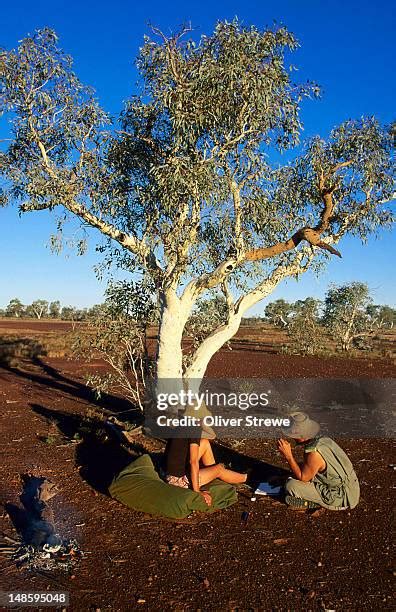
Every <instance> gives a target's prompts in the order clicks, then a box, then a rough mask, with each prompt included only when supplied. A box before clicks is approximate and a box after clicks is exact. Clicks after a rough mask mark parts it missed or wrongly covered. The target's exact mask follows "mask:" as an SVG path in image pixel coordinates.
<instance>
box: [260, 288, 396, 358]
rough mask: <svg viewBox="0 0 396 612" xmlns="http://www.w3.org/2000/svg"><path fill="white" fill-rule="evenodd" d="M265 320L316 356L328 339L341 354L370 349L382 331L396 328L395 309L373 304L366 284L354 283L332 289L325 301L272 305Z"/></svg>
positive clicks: (279, 301) (301, 349)
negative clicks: (353, 349) (351, 350)
mask: <svg viewBox="0 0 396 612" xmlns="http://www.w3.org/2000/svg"><path fill="white" fill-rule="evenodd" d="M265 320H266V321H268V322H269V323H272V324H273V325H275V326H276V327H279V328H281V329H284V330H285V331H286V332H287V333H288V335H289V336H290V338H291V339H292V340H293V345H294V346H295V347H296V349H297V348H298V352H299V353H303V354H316V353H318V352H321V351H322V350H324V347H325V345H326V341H327V340H328V339H332V340H333V341H334V342H335V343H336V345H337V347H338V348H339V349H341V350H342V351H349V350H350V349H352V348H357V349H369V348H371V346H372V342H373V340H374V339H375V338H376V336H377V335H378V333H379V332H380V331H381V330H387V329H391V328H393V326H394V325H395V323H396V309H394V308H392V307H390V306H387V305H380V304H374V303H373V298H372V296H371V294H370V290H369V287H368V286H367V284H365V283H360V282H352V283H348V284H345V285H340V286H335V285H333V286H331V287H330V288H329V289H328V291H327V293H326V295H325V298H324V300H323V301H321V300H317V299H314V298H312V297H308V298H306V299H305V300H297V301H296V302H287V301H286V300H283V299H279V300H276V301H274V302H270V303H269V304H268V305H267V307H266V309H265Z"/></svg>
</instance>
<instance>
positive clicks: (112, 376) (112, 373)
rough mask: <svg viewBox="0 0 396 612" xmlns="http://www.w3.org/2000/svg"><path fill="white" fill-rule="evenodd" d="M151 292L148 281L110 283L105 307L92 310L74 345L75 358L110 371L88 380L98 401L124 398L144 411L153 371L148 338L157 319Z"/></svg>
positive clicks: (90, 377)
mask: <svg viewBox="0 0 396 612" xmlns="http://www.w3.org/2000/svg"><path fill="white" fill-rule="evenodd" d="M151 289H152V286H151V285H150V283H149V282H148V283H147V282H145V281H143V282H141V283H137V282H136V283H135V282H130V283H128V282H126V281H119V282H117V283H115V282H113V283H111V284H110V285H109V287H108V288H107V290H106V299H105V303H104V304H103V305H101V306H100V307H97V308H94V309H93V310H91V314H90V316H89V317H88V319H87V321H86V323H85V324H84V326H83V327H81V328H80V329H79V330H78V331H77V332H76V334H75V337H74V343H73V350H74V355H75V356H76V357H79V358H81V359H83V360H84V361H85V362H86V361H88V362H89V361H91V360H92V359H97V358H101V359H103V361H104V362H105V363H106V364H107V366H108V368H109V369H108V371H106V372H105V373H104V374H103V373H94V374H90V375H89V376H88V378H87V382H88V384H89V385H90V386H91V387H92V388H93V389H94V391H95V392H96V394H97V396H98V397H100V396H101V395H102V394H103V393H115V394H121V395H122V396H124V397H126V398H127V399H128V400H129V401H130V402H131V403H132V404H133V405H134V406H137V407H139V408H140V409H141V410H143V403H144V395H145V385H146V380H147V377H148V375H149V373H150V370H151V362H150V359H149V355H148V352H147V337H146V334H147V330H148V326H149V325H150V324H151V323H153V322H154V321H155V318H156V316H157V309H156V304H155V301H154V300H153V295H152V293H150V290H151Z"/></svg>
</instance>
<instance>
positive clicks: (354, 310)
mask: <svg viewBox="0 0 396 612" xmlns="http://www.w3.org/2000/svg"><path fill="white" fill-rule="evenodd" d="M323 323H324V324H325V326H326V327H327V329H328V330H329V332H330V333H331V335H332V336H333V338H334V339H335V340H336V342H337V344H338V345H339V347H340V348H341V349H342V350H343V351H349V350H350V349H351V347H352V346H357V347H358V348H359V347H360V348H364V347H366V348H367V347H368V346H370V345H369V344H367V342H368V341H369V340H370V338H371V337H372V336H373V335H374V334H375V333H376V332H378V330H379V328H380V327H382V323H381V322H380V320H379V319H378V318H377V317H376V316H375V312H374V311H373V308H372V297H371V295H370V290H369V288H368V285H367V284H366V283H360V282H353V283H349V284H346V285H340V286H334V287H331V288H330V289H329V290H328V292H327V294H326V297H325V307H324V312H323Z"/></svg>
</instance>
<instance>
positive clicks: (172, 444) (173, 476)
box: [164, 431, 248, 506]
mask: <svg viewBox="0 0 396 612" xmlns="http://www.w3.org/2000/svg"><path fill="white" fill-rule="evenodd" d="M198 433H199V431H198ZM164 459H165V470H166V476H165V480H166V482H168V483H169V484H171V485H174V486H176V487H183V488H186V489H187V488H189V487H190V488H191V489H192V490H193V491H196V492H197V493H200V494H201V495H202V497H203V498H204V500H205V502H206V503H207V505H208V506H210V505H211V504H212V498H211V496H210V494H209V493H208V492H207V491H201V487H202V486H204V485H206V484H208V483H209V482H212V480H215V479H216V478H219V479H220V480H223V481H224V482H227V483H229V484H235V485H237V484H242V483H245V482H246V480H247V477H248V475H247V474H240V473H239V472H234V471H233V470H229V469H227V468H226V467H224V465H223V464H222V463H216V461H215V458H214V455H213V451H212V447H211V444H210V441H209V440H208V439H206V438H204V437H195V438H170V439H169V440H168V442H167V445H166V448H165V456H164ZM201 464H202V465H201Z"/></svg>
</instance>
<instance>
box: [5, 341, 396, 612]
mask: <svg viewBox="0 0 396 612" xmlns="http://www.w3.org/2000/svg"><path fill="white" fill-rule="evenodd" d="M208 374H209V376H213V377H215V376H239V377H242V376H265V377H277V376H284V377H312V376H325V377H326V376H327V377H329V376H332V377H337V376H339V377H359V376H360V377H370V378H376V377H389V376H394V374H395V368H394V366H393V365H392V363H391V362H390V361H379V360H372V361H370V360H357V359H354V360H349V361H348V360H344V359H325V360H324V359H314V358H312V359H311V358H302V357H293V356H283V355H268V354H263V353H258V352H249V351H246V350H233V351H227V350H225V351H222V352H221V353H219V354H218V355H217V356H216V357H215V358H214V359H213V361H212V363H211V364H210V368H209V372H208ZM106 407H107V408H110V409H111V410H114V411H117V410H119V409H122V408H123V406H122V404H121V403H120V402H114V401H110V402H109V403H107V404H106ZM95 410H97V405H96V404H95V401H94V399H93V397H92V395H91V394H90V392H89V391H88V390H87V389H86V387H85V386H84V383H83V378H82V368H81V364H78V363H75V362H71V361H66V360H62V359H45V360H44V361H43V362H42V363H40V362H36V363H35V364H32V363H29V362H25V363H21V365H20V367H18V368H17V369H15V368H3V369H0V419H1V432H2V444H1V454H2V472H1V477H0V478H1V502H2V503H3V504H5V503H9V502H12V503H18V495H19V493H20V480H19V474H21V473H25V472H29V471H31V472H34V473H36V474H41V475H43V476H47V477H48V478H51V479H52V480H53V481H55V482H56V483H57V484H58V485H59V487H60V488H61V493H60V494H59V495H58V496H56V497H55V498H54V500H53V504H52V505H53V508H54V512H55V521H56V525H57V528H58V530H59V532H60V533H61V534H62V535H63V536H65V537H76V538H77V539H78V541H79V542H80V544H81V546H82V548H83V549H84V550H85V551H86V553H87V554H86V557H85V558H84V559H83V560H82V561H81V563H80V565H79V567H78V568H77V569H76V571H75V573H74V575H71V576H70V575H64V574H57V575H40V574H36V573H33V572H27V571H26V570H24V569H23V568H22V569H20V570H18V569H16V567H15V565H14V564H13V563H11V562H10V560H8V559H7V558H6V557H4V556H1V559H0V569H1V571H2V578H1V588H2V589H3V590H33V591H40V590H46V589H47V588H48V589H50V590H58V589H59V590H67V591H69V592H70V594H71V605H70V608H69V609H70V610H72V611H73V612H74V611H80V610H81V611H83V610H95V609H101V610H102V611H103V610H112V611H122V612H124V611H125V612H127V611H130V610H146V611H156V610H210V611H212V610H213V611H218V610H236V609H238V610H337V611H344V610H359V611H360V610H363V609H365V610H390V609H392V608H393V606H392V600H391V595H392V591H391V581H392V577H393V575H394V572H395V565H394V564H392V557H391V541H390V533H391V528H392V509H393V505H394V503H393V502H394V490H395V486H396V485H395V471H394V470H393V469H391V468H390V467H389V465H390V464H392V463H394V462H395V455H394V443H393V442H392V441H390V440H344V441H343V442H342V444H343V446H344V448H345V449H346V450H347V452H348V453H349V454H350V456H351V459H352V461H353V463H354V465H355V467H356V471H357V473H358V475H359V478H360V481H361V489H362V498H361V502H360V504H359V506H358V507H357V508H356V509H355V510H353V511H347V512H342V513H330V512H328V513H325V514H323V515H321V516H319V517H317V518H313V517H309V516H307V515H305V514H300V513H297V514H296V513H293V512H292V511H290V510H287V509H286V507H285V506H284V505H283V504H279V505H278V504H275V503H274V502H272V501H271V500H270V499H262V500H260V501H257V502H255V503H252V502H250V500H249V499H247V498H246V497H243V496H242V495H241V496H240V498H239V502H238V503H237V504H236V505H234V506H232V507H231V508H229V509H228V510H226V511H223V512H221V513H217V514H214V515H213V516H210V517H209V516H208V517H203V518H202V519H201V520H199V521H196V520H194V521H192V522H191V523H190V524H188V522H187V524H185V523H183V524H177V523H171V522H166V521H164V520H158V519H155V518H152V517H149V516H146V515H143V514H140V513H137V512H133V511H131V510H129V509H127V508H125V507H123V506H121V505H120V504H118V503H117V502H115V501H113V500H111V499H110V498H109V497H108V495H107V494H106V493H105V489H106V484H107V483H108V482H109V479H110V478H111V476H112V474H113V473H114V472H115V471H116V469H118V468H119V467H121V466H122V465H124V464H125V461H126V460H128V456H126V453H125V451H123V450H122V449H120V448H119V447H117V446H116V445H114V444H113V443H111V442H108V441H106V440H104V439H103V438H101V437H100V436H99V437H98V436H95V435H93V434H92V433H90V432H87V431H85V432H84V431H82V432H81V431H80V434H79V439H78V440H77V441H76V440H74V441H73V436H74V434H75V433H76V432H77V431H79V429H80V427H81V419H82V418H84V417H86V416H87V414H88V416H93V415H94V411H95ZM51 419H52V420H54V419H56V421H57V425H54V424H52V425H49V422H51ZM45 439H47V442H46V441H45ZM48 442H51V443H48ZM144 449H147V450H149V451H151V452H153V453H156V452H158V451H160V450H161V449H162V443H160V442H158V441H153V440H149V439H147V438H145V437H144V436H140V437H138V438H137V439H136V445H135V450H136V451H137V452H141V451H142V450H144ZM238 451H239V453H238V454H237V453H235V452H232V451H231V450H227V449H226V448H224V446H219V447H218V448H216V449H215V452H216V453H217V454H218V455H219V456H220V455H222V459H225V460H229V461H230V462H231V464H232V465H234V466H235V467H237V468H238V467H247V466H248V465H249V464H250V463H251V461H252V457H255V458H259V459H260V460H261V461H262V462H268V463H270V464H273V465H278V466H283V467H284V464H283V463H282V461H281V459H280V458H279V456H278V455H277V453H276V451H275V448H274V443H273V442H272V441H257V440H250V441H246V442H245V443H241V444H240V446H238ZM249 458H250V460H249ZM129 459H130V458H129ZM264 467H265V466H264ZM245 510H250V512H251V514H250V519H249V522H248V524H247V525H246V526H245V525H243V524H242V523H241V514H242V512H243V511H245ZM0 530H1V531H2V532H3V533H6V534H8V535H13V534H14V535H15V532H14V531H13V527H12V524H11V522H10V520H9V517H8V515H7V514H6V513H4V514H3V516H2V517H1V520H0Z"/></svg>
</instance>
